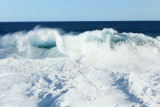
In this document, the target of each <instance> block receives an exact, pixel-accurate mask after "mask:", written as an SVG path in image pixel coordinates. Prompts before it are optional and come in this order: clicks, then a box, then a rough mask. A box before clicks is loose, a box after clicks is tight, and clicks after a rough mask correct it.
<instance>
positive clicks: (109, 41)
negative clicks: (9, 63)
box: [0, 27, 160, 58]
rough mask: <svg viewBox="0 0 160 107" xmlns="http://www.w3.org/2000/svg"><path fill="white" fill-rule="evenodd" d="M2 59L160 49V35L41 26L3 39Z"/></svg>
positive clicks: (1, 44)
mask: <svg viewBox="0 0 160 107" xmlns="http://www.w3.org/2000/svg"><path fill="white" fill-rule="evenodd" d="M0 47H1V49H0V52H1V54H0V58H5V57H8V56H12V55H18V56H22V57H26V58H46V57H61V56H74V55H82V54H89V53H92V52H96V51H101V52H106V53H107V52H110V51H115V52H116V51H117V52H118V51H120V50H121V51H124V49H125V51H133V50H136V49H140V48H143V49H144V48H145V49H146V50H148V49H151V47H152V50H153V49H155V50H157V51H159V49H160V37H157V38H152V37H149V36H146V35H144V34H138V33H118V32H117V31H115V30H113V29H106V28H105V29H103V30H94V31H86V32H84V33H81V34H74V33H63V34H62V33H61V31H60V30H58V29H49V28H38V27H36V28H35V29H33V30H31V31H29V32H27V33H25V32H16V33H13V34H7V35H4V36H2V37H1V38H0Z"/></svg>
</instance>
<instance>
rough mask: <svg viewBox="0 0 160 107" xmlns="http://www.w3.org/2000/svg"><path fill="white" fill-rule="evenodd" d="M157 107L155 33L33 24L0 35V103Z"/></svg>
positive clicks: (11, 106)
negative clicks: (67, 30)
mask: <svg viewBox="0 0 160 107" xmlns="http://www.w3.org/2000/svg"><path fill="white" fill-rule="evenodd" d="M146 106H149V107H159V106H160V37H159V36H158V37H157V38H152V37H149V36H146V35H144V34H138V33H118V32H117V31H115V30H113V29H103V30H94V31H86V32H84V33H79V34H78V33H73V32H71V33H64V32H62V31H61V30H58V29H49V28H35V29H34V30H31V31H29V32H16V33H13V34H6V35H4V36H1V37H0V107H146Z"/></svg>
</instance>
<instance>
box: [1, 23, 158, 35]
mask: <svg viewBox="0 0 160 107" xmlns="http://www.w3.org/2000/svg"><path fill="white" fill-rule="evenodd" d="M36 26H40V27H45V28H58V29H62V30H63V31H65V32H78V33H82V32H85V31H92V30H102V29H104V28H113V29H115V30H116V31H118V32H119V33H122V32H126V33H130V32H132V33H143V34H145V35H147V36H151V37H157V36H159V35H160V21H85V22H0V35H1V36H2V35H4V34H7V33H14V32H18V31H26V32H27V31H29V30H32V29H34V28H35V27H36Z"/></svg>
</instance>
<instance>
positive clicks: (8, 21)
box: [0, 20, 160, 23]
mask: <svg viewBox="0 0 160 107" xmlns="http://www.w3.org/2000/svg"><path fill="white" fill-rule="evenodd" d="M136 21H137V22H139V21H160V20H107V21H100V20H99V21H94V20H93V21H92V20H91V21H87V20H86V21H0V23H5V22H6V23H7V22H136Z"/></svg>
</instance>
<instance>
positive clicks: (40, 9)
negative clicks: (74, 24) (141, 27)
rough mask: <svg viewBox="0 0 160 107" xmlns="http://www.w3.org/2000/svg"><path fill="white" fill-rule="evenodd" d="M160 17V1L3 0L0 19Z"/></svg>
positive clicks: (57, 19)
mask: <svg viewBox="0 0 160 107" xmlns="http://www.w3.org/2000/svg"><path fill="white" fill-rule="evenodd" d="M125 20H160V0H0V22H6V21H125Z"/></svg>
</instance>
